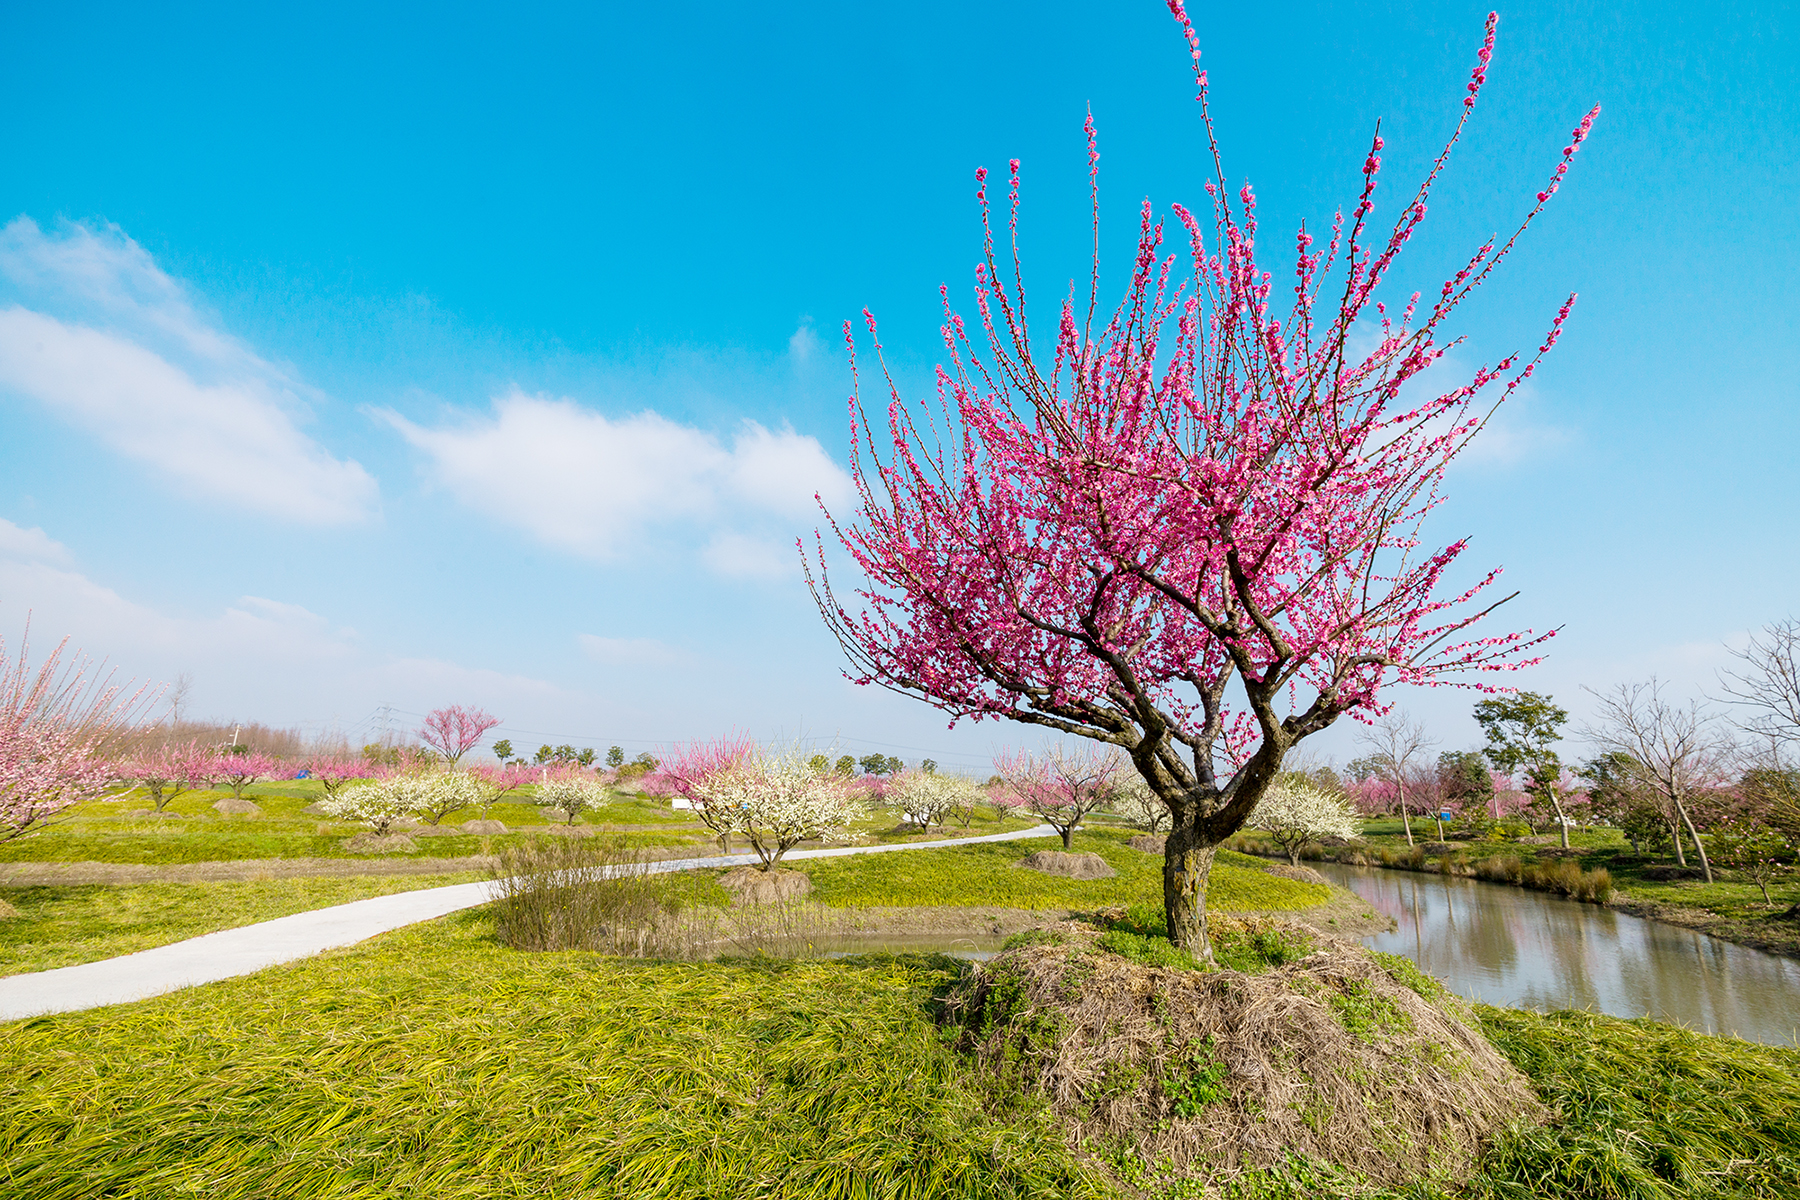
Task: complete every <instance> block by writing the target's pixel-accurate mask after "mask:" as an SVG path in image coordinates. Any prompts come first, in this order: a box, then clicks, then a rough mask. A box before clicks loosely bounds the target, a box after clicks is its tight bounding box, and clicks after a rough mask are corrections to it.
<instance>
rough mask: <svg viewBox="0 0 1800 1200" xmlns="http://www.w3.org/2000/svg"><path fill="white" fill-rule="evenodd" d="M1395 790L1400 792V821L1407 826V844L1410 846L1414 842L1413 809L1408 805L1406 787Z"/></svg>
mask: <svg viewBox="0 0 1800 1200" xmlns="http://www.w3.org/2000/svg"><path fill="white" fill-rule="evenodd" d="M1395 790H1396V791H1398V792H1399V793H1400V823H1401V824H1402V825H1404V826H1406V844H1407V845H1409V846H1410V845H1412V844H1413V835H1412V811H1411V810H1410V809H1408V808H1407V807H1406V789H1405V788H1397V789H1395Z"/></svg>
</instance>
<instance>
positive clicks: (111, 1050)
mask: <svg viewBox="0 0 1800 1200" xmlns="http://www.w3.org/2000/svg"><path fill="white" fill-rule="evenodd" d="M964 969H966V968H965V967H963V966H961V965H959V964H956V963H953V962H951V961H949V960H945V959H941V958H920V957H914V958H887V957H871V958H866V959H858V960H848V961H836V962H830V961H827V962H818V961H813V962H766V961H744V960H738V961H725V962H719V963H694V964H677V963H661V962H642V961H635V960H621V959H610V958H604V957H600V956H595V955H589V954H581V953H558V954H524V953H517V952H513V951H509V950H506V949H503V948H502V947H500V946H499V945H498V944H497V943H496V942H495V940H494V938H493V936H492V924H491V917H490V916H489V915H488V914H487V913H486V912H484V911H475V912H469V913H461V914H456V915H453V916H451V917H449V918H446V919H444V920H441V921H436V922H431V923H428V924H425V925H421V926H416V927H413V928H410V929H406V930H400V931H397V932H395V933H392V934H388V935H385V936H383V937H381V938H378V939H375V940H373V941H371V942H368V943H364V944H363V945H360V946H356V947H351V948H349V949H346V950H342V951H336V952H332V953H329V954H326V955H323V956H320V957H319V958H316V959H312V960H309V961H307V962H304V963H298V964H294V965H291V966H288V967H281V968H275V969H272V970H268V971H264V972H261V973H259V974H257V975H253V976H248V977H246V978H243V979H237V980H230V981H227V982H224V983H219V984H212V985H208V986H206V987H200V988H193V989H189V990H186V991H183V992H179V993H175V994H172V995H169V996H164V997H159V998H157V999H154V1000H147V1001H142V1002H139V1003H137V1004H131V1005H123V1006H119V1007H116V1008H109V1009H103V1010H98V1011H93V1012H85V1013H74V1014H68V1015H65V1016H58V1017H40V1018H36V1019H33V1020H30V1021H25V1022H16V1023H13V1024H10V1025H7V1026H5V1027H4V1033H3V1036H0V1094H3V1096H4V1099H0V1164H3V1165H0V1193H3V1194H6V1195H9V1196H12V1195H16V1196H30V1197H33V1198H34V1200H78V1198H79V1200H87V1198H89V1197H102V1196H104V1197H115V1198H121V1200H123V1198H132V1200H149V1198H151V1197H172V1196H190V1195H191V1196H206V1197H209V1198H217V1200H239V1198H242V1200H250V1198H257V1200H260V1198H262V1197H270V1196H281V1197H315V1196H316V1197H327V1196H328V1197H332V1198H334V1200H336V1198H339V1197H342V1198H347V1200H375V1198H382V1200H385V1198H389V1197H392V1198H395V1200H399V1198H402V1197H404V1198H406V1200H411V1198H413V1197H419V1196H430V1197H434V1198H438V1197H442V1198H451V1200H454V1198H461V1197H467V1198H475V1197H482V1198H489V1197H519V1198H523V1197H527V1196H530V1197H569V1198H571V1200H573V1198H577V1197H579V1198H581V1200H590V1198H597V1197H614V1196H618V1197H625V1196H631V1197H647V1198H664V1197H669V1198H673V1197H682V1198H688V1197H692V1198H695V1200H698V1198H700V1197H715V1196H731V1197H770V1198H773V1197H814V1196H818V1197H824V1196H834V1197H835V1196H842V1197H859V1198H860V1197H867V1198H873V1197H896V1198H898V1197H917V1198H919V1200H926V1198H935V1197H946V1198H957V1197H1027V1196H1030V1197H1040V1196H1042V1197H1051V1196H1055V1197H1062V1196H1088V1195H1101V1194H1109V1189H1108V1187H1107V1185H1106V1183H1105V1181H1104V1180H1103V1179H1101V1178H1100V1177H1099V1175H1098V1174H1097V1173H1096V1172H1097V1168H1095V1167H1093V1166H1092V1165H1091V1161H1090V1164H1089V1165H1084V1164H1083V1162H1081V1161H1078V1160H1077V1159H1076V1158H1075V1157H1074V1156H1073V1155H1072V1154H1071V1152H1070V1149H1069V1147H1068V1146H1067V1144H1066V1142H1065V1140H1064V1138H1063V1136H1062V1135H1061V1133H1060V1132H1059V1131H1058V1130H1057V1129H1055V1128H1054V1127H1053V1126H1052V1125H1051V1124H1050V1123H1049V1119H1048V1118H1047V1117H1046V1116H1045V1115H1044V1113H1043V1110H1042V1106H1041V1105H1038V1104H1035V1103H1034V1102H1033V1101H1032V1100H1031V1098H1030V1097H1028V1096H1019V1095H1017V1094H1012V1095H1008V1094H1003V1093H1002V1092H1001V1091H1000V1090H999V1088H998V1085H997V1084H995V1083H994V1082H993V1081H992V1080H990V1079H987V1078H985V1077H978V1076H976V1075H974V1074H973V1068H972V1066H970V1064H969V1063H968V1062H967V1061H965V1060H961V1059H959V1058H957V1057H956V1056H955V1055H954V1054H953V1053H952V1052H951V1051H949V1050H948V1049H946V1048H945V1046H944V1043H943V1041H942V1039H941V1038H940V1037H939V1036H938V1033H937V1030H936V1028H935V1027H934V1025H933V1024H932V1021H931V1001H932V995H933V993H934V992H936V991H940V990H941V989H943V988H944V987H946V986H947V985H948V984H949V983H950V982H951V981H952V980H953V979H954V977H955V975H956V974H957V973H958V972H960V971H962V970H964ZM1481 1018H1482V1021H1483V1023H1484V1025H1485V1027H1486V1028H1487V1030H1488V1032H1489V1033H1490V1035H1491V1036H1492V1037H1493V1038H1494V1040H1495V1041H1496V1044H1497V1045H1498V1046H1499V1047H1500V1048H1501V1050H1502V1051H1503V1053H1505V1054H1506V1055H1507V1056H1508V1057H1509V1058H1510V1059H1511V1060H1512V1061H1513V1062H1514V1063H1515V1064H1516V1065H1517V1066H1519V1067H1520V1069H1521V1070H1523V1071H1524V1072H1525V1073H1526V1074H1527V1076H1528V1077H1529V1078H1531V1079H1532V1081H1533V1082H1534V1084H1535V1086H1536V1087H1537V1088H1538V1090H1539V1091H1540V1093H1541V1094H1542V1095H1543V1096H1544V1098H1545V1099H1546V1100H1547V1101H1548V1102H1550V1103H1551V1104H1552V1105H1553V1106H1555V1107H1556V1108H1557V1109H1558V1110H1559V1111H1560V1113H1561V1118H1560V1120H1559V1122H1558V1123H1556V1124H1554V1125H1552V1126H1550V1127H1546V1128H1542V1129H1537V1130H1522V1131H1518V1132H1516V1133H1514V1134H1511V1135H1509V1136H1506V1137H1503V1138H1502V1139H1501V1140H1500V1142H1499V1143H1498V1144H1496V1146H1495V1147H1493V1149H1492V1150H1491V1151H1490V1153H1489V1154H1488V1156H1487V1158H1486V1159H1485V1160H1484V1162H1483V1174H1482V1175H1481V1176H1480V1177H1479V1178H1478V1179H1477V1180H1476V1181H1475V1183H1474V1185H1473V1186H1472V1187H1471V1188H1470V1189H1469V1190H1468V1192H1467V1193H1464V1194H1466V1195H1470V1196H1476V1197H1484V1198H1487V1197H1491V1198H1493V1200H1502V1198H1510V1200H1526V1198H1531V1197H1542V1198H1544V1200H1550V1198H1552V1197H1554V1198H1557V1200H1613V1198H1620V1197H1632V1198H1636V1200H1677V1198H1678V1197H1719V1198H1726V1197H1730V1198H1733V1200H1736V1198H1738V1197H1742V1198H1745V1200H1748V1198H1750V1197H1778V1196H1791V1195H1795V1194H1797V1189H1800V1128H1797V1122H1800V1053H1797V1052H1794V1051H1785V1050H1775V1049H1770V1048H1767V1047H1758V1046H1752V1045H1749V1044H1746V1043H1742V1042H1736V1041H1731V1040H1728V1039H1719V1038H1709V1037H1705V1036H1702V1035H1698V1034H1692V1033H1688V1032H1685V1031H1682V1030H1679V1029H1674V1028H1671V1027H1669V1026H1662V1025H1656V1024H1654V1023H1650V1022H1638V1021H1618V1020H1613V1019H1610V1018H1605V1017H1595V1016H1591V1015H1587V1014H1559V1015H1555V1016H1551V1017H1539V1016H1535V1015H1531V1014H1524V1013H1515V1012H1509V1011H1506V1010H1496V1009H1484V1010H1482V1011H1481ZM1306 1177H1307V1171H1306V1170H1305V1168H1304V1164H1296V1165H1295V1166H1294V1168H1293V1169H1292V1170H1291V1171H1290V1170H1282V1171H1276V1172H1270V1173H1266V1174H1264V1175H1260V1176H1256V1177H1252V1178H1251V1179H1249V1180H1247V1181H1246V1186H1248V1185H1249V1184H1250V1183H1254V1184H1255V1190H1241V1191H1240V1192H1239V1200H1249V1198H1250V1197H1252V1196H1255V1197H1261V1198H1264V1200H1275V1198H1277V1197H1292V1198H1294V1200H1298V1197H1301V1196H1350V1195H1356V1196H1360V1197H1363V1198H1365V1200H1374V1198H1375V1197H1376V1196H1377V1195H1380V1194H1379V1193H1375V1192H1372V1191H1369V1190H1366V1189H1362V1190H1358V1189H1354V1188H1351V1189H1346V1190H1338V1188H1337V1186H1336V1185H1335V1184H1333V1185H1331V1186H1330V1187H1329V1188H1319V1187H1314V1186H1309V1185H1304V1184H1301V1183H1299V1182H1297V1181H1299V1180H1302V1179H1305V1178H1306ZM1110 1194H1116V1193H1110ZM1409 1195H1410V1196H1411V1197H1412V1198H1413V1200H1427V1198H1430V1197H1439V1196H1441V1193H1438V1192H1436V1191H1434V1190H1433V1189H1430V1188H1421V1189H1420V1190H1418V1191H1416V1192H1413V1193H1409ZM1389 1200H1392V1197H1391V1196H1390V1197H1389Z"/></svg>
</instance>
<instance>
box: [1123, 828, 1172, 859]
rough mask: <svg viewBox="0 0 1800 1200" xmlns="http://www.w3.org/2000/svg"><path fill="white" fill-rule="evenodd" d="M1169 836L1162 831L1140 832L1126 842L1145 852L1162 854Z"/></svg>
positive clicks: (1134, 848) (1133, 847)
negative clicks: (1161, 832)
mask: <svg viewBox="0 0 1800 1200" xmlns="http://www.w3.org/2000/svg"><path fill="white" fill-rule="evenodd" d="M1167 842H1168V838H1167V837H1166V836H1164V835H1163V834H1160V833H1140V834H1138V835H1137V836H1136V837H1134V838H1132V839H1131V840H1130V841H1129V842H1126V843H1125V844H1126V845H1127V846H1130V847H1131V848H1132V849H1133V850H1142V851H1143V852H1144V853H1145V854H1161V853H1162V852H1163V846H1164V845H1165V844H1166V843H1167Z"/></svg>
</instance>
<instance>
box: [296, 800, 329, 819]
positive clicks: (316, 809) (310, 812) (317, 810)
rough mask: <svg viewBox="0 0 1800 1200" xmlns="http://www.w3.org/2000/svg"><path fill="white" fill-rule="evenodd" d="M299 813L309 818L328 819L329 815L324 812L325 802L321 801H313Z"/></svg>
mask: <svg viewBox="0 0 1800 1200" xmlns="http://www.w3.org/2000/svg"><path fill="white" fill-rule="evenodd" d="M300 811H301V812H302V813H304V814H305V815H306V816H309V817H329V816H330V815H331V814H330V813H328V812H326V811H325V802H324V801H323V800H314V801H313V802H312V803H311V804H309V805H307V806H306V807H305V808H303V809H301V810H300Z"/></svg>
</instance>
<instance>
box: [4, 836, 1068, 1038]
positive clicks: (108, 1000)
mask: <svg viewBox="0 0 1800 1200" xmlns="http://www.w3.org/2000/svg"><path fill="white" fill-rule="evenodd" d="M1055 833H1056V831H1055V830H1054V829H1052V828H1051V827H1050V826H1048V825H1039V826H1036V827H1035V828H1032V829H1021V830H1016V831H1015V832H1013V833H990V834H987V835H985V836H983V837H966V838H945V839H943V840H942V841H933V842H900V843H896V844H894V845H888V846H845V847H842V848H840V849H835V850H794V851H790V852H789V853H788V855H787V857H786V859H784V860H783V861H787V860H790V859H800V858H838V857H842V856H844V855H848V854H883V853H891V852H893V851H898V850H937V849H941V848H943V847H945V846H967V845H971V844H973V843H976V842H1008V841H1014V840H1016V839H1019V838H1030V837H1045V836H1050V835H1054V834H1055ZM755 861H756V856H755V855H751V854H731V855H716V856H714V857H712V858H674V859H669V860H667V861H666V862H657V863H651V864H649V869H650V870H651V871H652V872H655V873H658V874H661V873H663V872H667V871H690V870H693V869H695V868H698V867H736V866H743V865H745V864H748V863H753V862H755ZM492 888H493V884H491V883H458V884H453V885H451V886H450V887H438V888H423V889H421V890H419V891H416V892H397V893H395V894H394V895H391V896H376V897H373V898H371V899H368V900H356V901H353V902H351V903H349V904H336V905H333V906H332V907H330V908H320V909H315V910H313V911H312V912H303V913H295V914H294V915H293V916H290V917H278V918H276V919H275V920H273V921H259V922H257V923H256V924H255V925H245V926H242V927H241V928H238V929H225V930H221V931H220V932H218V933H209V934H207V935H205V936H204V937H197V938H189V939H188V940H187V941H185V942H174V943H172V944H170V945H167V946H158V947H156V948H155V949H152V950H140V951H138V952H137V953H136V954H126V955H122V956H121V957H119V958H109V959H104V960H102V961H100V962H91V963H82V964H80V965H79V966H74V967H59V968H57V969H56V970H54V971H36V972H33V973H31V974H28V975H12V976H9V977H7V978H4V979H0V1021H17V1020H21V1019H23V1018H26V1017H38V1016H45V1015H47V1014H50V1013H63V1012H77V1011H79V1010H81V1009H84V1008H99V1007H100V1006H101V1005H104V1004H124V1003H126V1002H128V1001H132V1000H142V999H145V998H146V997H149V996H160V995H162V994H163V993H164V992H173V991H176V990H178V989H180V988H184V987H193V986H194V985H195V984H200V983H213V982H215V981H217V980H220V979H230V978H232V977H234V976H237V975H249V974H251V973H252V972H255V971H260V970H262V969H263V968H264V967H272V966H275V965H276V964H278V963H285V962H293V961H294V960H295V959H300V958H308V957H310V956H312V955H314V954H318V953H319V952H320V951H322V950H330V949H332V948H334V947H337V946H350V945H354V944H355V943H357V942H360V941H362V940H363V939H365V938H371V937H374V936H375V935H376V934H378V933H386V932H387V931H388V930H390V929H399V928H400V927H401V926H403V925H412V924H415V923H417V922H419V921H429V920H431V919H432V918H434V917H441V916H443V915H444V914H445V913H453V912H455V911H457V910H458V909H463V908H473V907H475V906H476V905H478V904H486V903H487V902H488V901H489V900H490V899H492V898H493V893H492Z"/></svg>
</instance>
